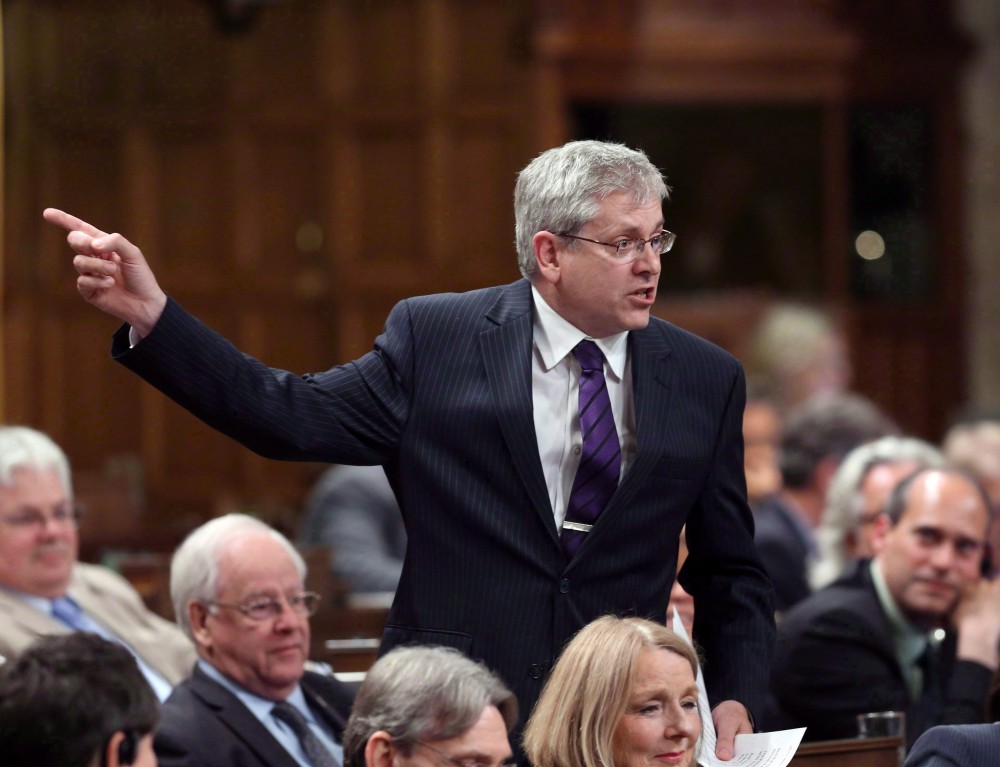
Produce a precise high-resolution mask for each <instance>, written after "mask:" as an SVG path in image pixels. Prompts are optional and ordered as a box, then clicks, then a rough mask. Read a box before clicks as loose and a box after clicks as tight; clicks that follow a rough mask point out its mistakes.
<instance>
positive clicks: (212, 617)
mask: <svg viewBox="0 0 1000 767" xmlns="http://www.w3.org/2000/svg"><path fill="white" fill-rule="evenodd" d="M305 574H306V572H305V563H304V562H303V561H302V557H301V556H300V555H299V554H298V552H297V551H296V550H295V548H294V547H293V546H292V545H291V544H290V543H289V542H288V540H287V539H285V538H284V536H282V535H281V534H280V533H278V532H276V531H275V530H272V529H271V528H270V527H268V526H267V525H265V524H264V523H263V522H260V521H259V520H256V519H254V518H252V517H248V516H244V515H242V514H229V515H226V516H223V517H218V518H216V519H213V520H211V521H209V522H206V523H205V524H204V525H202V526H201V527H199V528H198V529H196V530H195V531H194V532H192V533H191V534H190V535H189V536H188V537H187V538H186V539H185V541H184V543H182V544H181V546H180V548H178V549H177V552H176V553H175V554H174V558H173V562H172V564H171V568H170V594H171V597H172V599H173V602H174V610H175V612H176V614H177V616H178V621H179V623H180V624H181V627H182V628H183V629H184V630H185V631H186V632H187V633H188V634H189V635H190V636H191V638H192V639H193V640H194V643H195V646H196V647H197V650H198V663H197V665H196V666H195V668H194V673H193V674H192V675H191V677H190V678H188V679H187V680H185V681H184V682H182V683H181V684H180V685H178V686H177V688H176V689H175V690H174V692H173V694H172V695H171V696H170V697H169V698H168V699H167V701H166V703H164V705H163V718H162V722H161V724H160V727H159V729H158V730H157V733H156V739H155V744H154V745H155V749H156V755H157V757H158V759H159V762H160V765H161V767H163V766H166V767H170V765H177V767H181V766H182V765H183V767H214V766H215V765H220V764H225V765H229V766H230V767H335V766H336V765H340V764H342V762H343V747H342V745H341V742H342V737H343V731H344V726H345V725H346V723H347V717H348V715H349V713H350V706H351V695H350V694H349V693H348V692H347V690H346V689H344V688H343V686H342V685H341V684H340V683H339V682H337V681H336V680H335V679H334V678H333V677H332V676H326V675H323V674H319V673H314V672H311V671H305V662H306V657H307V654H308V652H309V616H310V615H312V613H313V612H314V611H315V608H316V603H317V601H318V595H316V594H313V593H311V592H305V591H303V583H304V580H305Z"/></svg>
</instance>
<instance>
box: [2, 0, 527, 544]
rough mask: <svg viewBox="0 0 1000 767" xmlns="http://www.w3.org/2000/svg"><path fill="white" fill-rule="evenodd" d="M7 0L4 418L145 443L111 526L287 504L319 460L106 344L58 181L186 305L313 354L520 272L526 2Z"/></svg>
mask: <svg viewBox="0 0 1000 767" xmlns="http://www.w3.org/2000/svg"><path fill="white" fill-rule="evenodd" d="M5 5H7V6H8V13H7V19H6V23H7V30H6V38H7V42H8V46H9V51H8V54H9V62H10V63H9V66H8V82H9V89H10V93H11V98H10V103H11V104H12V109H11V112H10V114H9V115H8V133H7V146H8V158H9V164H8V168H7V189H8V191H9V196H8V207H7V210H8V213H9V218H8V220H9V222H10V225H9V228H8V230H7V237H6V257H5V259H4V270H5V273H6V278H7V279H6V294H5V296H4V300H5V305H6V308H7V312H6V322H5V328H4V335H5V338H6V342H7V349H6V356H5V359H4V372H3V375H4V379H5V382H6V401H5V402H4V419H5V420H7V421H9V422H18V423H26V424H30V425H33V426H36V427H37V428H40V429H43V430H45V431H46V432H48V433H50V434H51V435H52V436H53V437H54V438H55V439H56V440H57V441H59V442H60V443H61V444H63V445H64V446H65V447H66V449H67V452H68V453H69V455H70V458H71V460H72V461H73V463H74V466H75V468H76V469H77V471H78V472H82V473H89V474H96V475H98V476H105V475H107V474H108V472H109V471H111V469H109V468H108V467H109V466H113V465H120V464H121V463H122V462H124V463H126V464H129V465H132V466H135V467H141V471H142V472H143V473H144V479H145V489H146V493H145V496H146V503H147V512H146V515H147V518H146V519H145V520H144V522H143V524H141V525H139V524H134V523H133V524H128V525H124V524H123V525H122V526H121V528H120V529H121V530H122V535H121V536H120V537H121V538H122V540H119V541H117V543H119V544H121V545H130V544H134V543H141V544H142V545H158V544H159V545H162V546H170V545H172V543H173V542H174V541H175V540H176V538H177V536H178V535H180V534H181V533H182V532H183V531H185V530H186V529H188V528H189V527H190V526H191V525H193V524H195V523H196V522H197V521H199V520H201V519H203V518H206V517H208V516H210V515H212V514H214V513H215V512H216V511H218V510H221V509H223V508H233V507H237V508H239V507H247V506H250V507H251V508H253V510H255V511H258V512H261V513H264V514H265V515H267V514H272V515H280V513H281V510H282V509H285V508H288V507H294V506H296V505H297V504H298V503H299V502H300V500H301V498H302V496H303V494H304V492H305V491H306V489H307V488H308V486H309V484H310V483H311V481H312V480H313V478H314V476H315V474H316V471H317V468H318V467H315V466H303V465H290V464H283V463H278V462H274V461H265V460H263V459H260V458H258V457H256V456H254V455H252V454H250V453H249V452H248V451H246V450H244V449H242V448H240V447H238V446H236V445H235V444H233V443H232V442H231V441H230V440H228V439H226V438H224V437H221V436H219V435H216V434H215V433H213V432H212V431H211V430H209V429H208V428H206V427H204V426H202V425H201V424H200V423H198V422H196V421H195V420H194V419H193V418H191V417H190V416H188V415H187V414H186V413H184V412H183V411H181V410H180V409H179V408H178V407H176V406H175V405H173V404H172V403H170V402H169V401H167V400H166V399H165V398H164V397H162V396H161V395H159V394H158V393H156V392H154V391H152V390H151V389H150V388H149V387H148V386H146V385H145V384H142V383H141V382H140V381H138V380H137V379H136V378H134V377H133V376H131V375H130V374H128V373H126V372H125V371H124V370H123V369H120V367H119V366H117V365H115V364H114V363H112V362H111V361H110V360H109V358H108V343H109V336H110V334H111V332H112V331H113V330H114V328H115V327H116V323H115V322H114V320H112V319H111V318H108V317H106V316H104V315H101V314H100V313H99V312H97V311H96V310H95V309H93V308H91V307H89V306H87V305H86V304H85V303H84V302H83V301H82V300H81V299H80V298H79V296H78V295H77V294H76V291H75V288H74V284H73V281H74V274H75V273H74V272H73V271H72V267H71V266H70V257H71V254H70V252H69V250H68V248H67V246H66V245H65V242H64V240H63V237H62V235H61V234H60V233H59V232H57V231H55V230H54V229H52V228H47V227H46V226H45V225H44V224H42V223H41V219H40V215H41V210H42V209H43V208H44V207H46V206H56V207H62V208H64V209H66V210H69V211H72V212H75V213H76V214H78V215H80V216H81V217H83V218H85V219H88V220H91V221H92V222H94V223H95V224H97V225H98V226H100V227H102V228H106V229H108V230H117V231H121V232H122V233H124V234H126V235H127V236H128V237H129V238H130V239H132V240H133V241H134V242H136V243H137V244H140V245H141V246H142V248H143V250H144V252H145V253H146V255H147V257H148V258H149V259H150V261H151V262H152V264H153V266H154V268H155V270H156V272H157V275H158V277H159V279H160V282H161V284H162V285H163V286H164V288H165V289H166V290H167V291H168V292H169V293H171V294H172V295H173V296H174V297H176V298H177V299H178V300H180V301H181V302H182V303H183V304H184V305H186V306H187V307H189V308H190V309H192V310H193V311H194V312H195V313H196V314H197V315H198V316H200V317H201V318H202V319H204V320H205V321H206V322H207V323H208V324H210V325H211V326H213V327H215V328H217V329H218V330H220V331H221V332H222V333H223V334H225V335H227V336H228V337H229V338H231V339H232V340H233V341H234V342H235V343H237V344H238V345H239V346H240V347H241V348H243V349H244V350H246V351H248V352H250V353H252V354H255V355H257V356H260V357H261V358H263V359H265V360H267V361H268V362H270V363H271V364H274V365H278V366H282V367H286V368H288V369H291V370H296V371H300V372H307V371H312V370H320V369H324V368H326V367H328V366H329V365H331V364H333V363H334V362H339V361H346V360H348V359H352V358H353V357H354V356H356V355H359V354H361V353H363V352H364V351H366V350H367V349H369V348H371V343H372V341H373V339H374V338H375V336H376V335H377V334H378V332H379V331H380V330H381V327H382V322H383V320H384V318H385V315H386V314H387V312H388V310H389V308H390V307H391V306H392V304H393V303H395V302H396V301H397V300H399V299H400V298H402V297H405V296H408V295H415V294H420V293H427V292H433V291H439V290H443V289H449V290H460V289H465V288H469V287H474V286H481V285H484V284H490V283H494V282H497V281H511V280H513V279H515V278H516V277H517V269H516V264H515V259H514V255H513V249H512V245H511V243H512V241H513V215H512V212H511V207H512V205H511V199H512V188H513V181H514V177H515V173H516V171H517V170H518V169H519V168H520V167H522V166H523V165H524V163H525V162H526V160H527V159H528V158H529V157H530V156H531V154H533V153H534V150H535V148H534V147H533V146H532V145H531V134H530V123H529V122H528V121H527V120H526V119H525V114H526V112H527V105H528V104H529V103H530V96H529V93H530V92H529V83H528V81H527V80H526V78H525V66H526V61H527V57H526V52H525V48H524V46H525V43H526V37H525V28H524V24H525V22H526V18H527V15H526V4H525V3H518V2H510V0H484V1H482V2H480V1H477V2H475V3H470V2H465V1H464V0H412V1H407V2H402V1H394V0H372V1H371V2H354V1H353V0H351V1H348V0H343V1H334V0H330V1H321V0H298V1H297V2H290V3H287V4H275V5H273V6H269V7H267V8H265V9H263V11H262V12H261V13H260V14H259V15H258V17H257V21H256V23H255V24H254V25H253V26H252V27H251V28H250V29H248V30H246V31H245V32H243V33H240V34H227V33H225V32H223V31H221V30H220V29H219V28H218V27H217V25H216V24H215V22H214V20H213V17H212V14H211V13H210V12H209V7H208V4H207V3H205V2H196V1H195V0H130V1H129V2H127V3H121V2H112V1H111V0H104V1H103V2H101V1H99V0H76V1H75V2H73V3H65V2H58V1H57V0H51V1H47V0H33V1H32V2H30V3H29V2H17V1H15V2H11V3H7V4H5ZM109 481H114V480H113V479H109ZM98 484H99V483H98ZM98 513H108V514H110V513H114V510H113V509H105V510H98ZM122 521H123V523H124V522H125V520H122ZM107 527H108V526H107V525H102V529H106V528H107ZM140 530H141V531H145V532H146V533H147V535H145V536H144V538H145V540H144V541H141V542H136V541H134V540H133V539H132V537H133V536H134V535H135V534H136V533H137V532H138V531H140ZM105 540H107V539H105ZM112 542H115V541H112Z"/></svg>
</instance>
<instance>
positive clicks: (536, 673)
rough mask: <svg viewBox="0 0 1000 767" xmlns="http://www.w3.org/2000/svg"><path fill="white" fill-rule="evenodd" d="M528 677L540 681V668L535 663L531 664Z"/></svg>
mask: <svg viewBox="0 0 1000 767" xmlns="http://www.w3.org/2000/svg"><path fill="white" fill-rule="evenodd" d="M528 676H530V677H531V678H532V679H541V678H542V667H541V666H539V665H538V664H537V663H532V664H531V668H529V669H528Z"/></svg>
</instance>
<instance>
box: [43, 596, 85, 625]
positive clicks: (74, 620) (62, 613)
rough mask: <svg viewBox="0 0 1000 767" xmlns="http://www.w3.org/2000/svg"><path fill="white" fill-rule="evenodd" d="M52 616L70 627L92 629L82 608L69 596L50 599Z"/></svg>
mask: <svg viewBox="0 0 1000 767" xmlns="http://www.w3.org/2000/svg"><path fill="white" fill-rule="evenodd" d="M52 617H53V618H56V619H57V620H59V621H62V622H63V623H65V624H66V625H67V626H69V627H70V628H71V629H76V630H77V631H90V632H93V631H94V627H93V625H92V624H91V623H90V621H88V620H87V616H86V615H84V612H83V608H81V607H80V605H78V604H77V603H76V602H74V601H73V600H72V599H70V598H69V597H59V598H58V599H53V600H52Z"/></svg>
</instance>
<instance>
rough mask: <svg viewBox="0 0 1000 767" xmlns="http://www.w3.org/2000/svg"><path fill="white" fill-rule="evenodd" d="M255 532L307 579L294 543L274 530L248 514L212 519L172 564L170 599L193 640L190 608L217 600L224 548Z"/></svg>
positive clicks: (197, 530) (187, 541)
mask: <svg viewBox="0 0 1000 767" xmlns="http://www.w3.org/2000/svg"><path fill="white" fill-rule="evenodd" d="M253 533H265V534H267V535H270V536H271V537H272V538H274V540H276V541H277V542H278V543H280V544H281V545H282V546H284V547H285V550H286V551H287V552H288V555H289V556H290V557H291V558H292V561H293V562H294V564H295V569H296V570H298V573H299V575H300V576H301V577H302V579H303V580H305V577H306V563H305V560H303V559H302V555H301V554H299V552H298V551H297V550H296V548H295V546H293V545H292V544H291V542H290V541H289V540H288V539H287V538H286V537H285V536H283V535H282V534H281V533H279V532H278V531H277V530H275V529H274V528H272V527H270V526H269V525H267V524H265V523H264V522H261V521H260V520H259V519H257V518H255V517H251V516H248V515H246V514H225V515H223V516H221V517H216V518H215V519H211V520H209V521H208V522H206V523H205V524H203V525H201V526H200V527H197V528H195V529H194V530H193V531H191V533H190V534H188V536H187V538H185V539H184V542H183V543H181V545H180V546H179V547H178V548H177V551H175V552H174V556H173V559H172V560H171V562H170V600H171V602H172V603H173V605H174V615H175V617H176V620H177V625H179V626H180V627H181V628H182V629H183V630H184V633H185V634H187V636H188V638H189V639H191V640H192V641H194V634H193V633H192V631H191V622H190V620H188V609H187V608H188V605H189V604H190V603H191V602H208V601H211V600H213V599H215V598H216V596H217V595H218V586H219V558H220V556H221V554H222V552H223V550H224V549H225V547H226V546H227V545H229V544H231V543H233V542H234V541H237V540H239V539H241V538H243V537H245V536H247V535H250V534H253Z"/></svg>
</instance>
